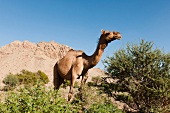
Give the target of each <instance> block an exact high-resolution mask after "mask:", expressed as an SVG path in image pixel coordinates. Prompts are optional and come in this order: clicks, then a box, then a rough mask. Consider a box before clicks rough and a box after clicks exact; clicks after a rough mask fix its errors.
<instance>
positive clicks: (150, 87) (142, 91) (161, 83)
mask: <svg viewBox="0 0 170 113" xmlns="http://www.w3.org/2000/svg"><path fill="white" fill-rule="evenodd" d="M103 63H104V65H105V69H106V72H107V73H108V75H109V76H111V77H112V78H116V79H118V81H117V82H116V83H114V85H113V83H110V84H109V86H108V88H109V89H108V90H110V89H112V90H111V91H113V90H116V91H118V92H119V91H121V92H126V94H127V95H126V96H128V97H130V98H131V99H130V100H131V102H130V101H129V99H126V100H125V99H124V101H125V102H126V103H127V104H128V105H129V106H131V107H132V108H134V109H135V108H136V109H137V110H138V111H140V112H155V111H161V112H163V111H166V110H167V109H168V106H170V54H164V53H162V52H161V51H160V50H159V49H153V43H152V42H145V41H144V40H142V41H141V43H140V44H139V45H135V44H127V48H126V50H125V49H121V50H119V51H117V52H116V53H114V55H113V56H111V57H107V58H106V59H105V60H104V61H103ZM110 86H112V87H110ZM113 86H115V87H113ZM132 103H133V104H132Z"/></svg>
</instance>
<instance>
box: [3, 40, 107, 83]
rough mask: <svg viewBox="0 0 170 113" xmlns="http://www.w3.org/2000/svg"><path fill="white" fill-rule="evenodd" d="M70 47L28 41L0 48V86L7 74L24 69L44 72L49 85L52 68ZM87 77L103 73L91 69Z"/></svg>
mask: <svg viewBox="0 0 170 113" xmlns="http://www.w3.org/2000/svg"><path fill="white" fill-rule="evenodd" d="M70 49H71V47H68V46H66V45H62V44H58V43H56V42H54V41H51V42H39V43H37V44H36V43H32V42H29V41H24V42H21V41H14V42H12V43H10V44H8V45H5V46H3V47H1V48H0V86H2V85H3V83H2V80H3V79H4V78H5V77H6V76H7V74H9V73H13V74H16V73H19V72H20V71H21V70H23V69H25V70H28V71H32V72H36V71H38V70H41V71H43V72H45V73H46V74H47V75H48V77H49V79H50V83H49V84H50V85H52V81H53V66H54V65H55V63H56V62H57V61H58V60H59V59H61V58H62V57H63V56H64V55H65V54H66V53H67V52H68V50H70ZM89 74H90V75H89V76H98V75H102V74H104V71H102V70H100V69H97V68H93V69H91V70H90V72H89Z"/></svg>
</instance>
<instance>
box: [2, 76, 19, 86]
mask: <svg viewBox="0 0 170 113" xmlns="http://www.w3.org/2000/svg"><path fill="white" fill-rule="evenodd" d="M3 83H4V84H5V85H9V86H11V87H15V86H16V85H17V84H18V78H17V76H16V75H13V74H11V73H10V74H9V75H7V76H6V77H5V78H4V80H3Z"/></svg>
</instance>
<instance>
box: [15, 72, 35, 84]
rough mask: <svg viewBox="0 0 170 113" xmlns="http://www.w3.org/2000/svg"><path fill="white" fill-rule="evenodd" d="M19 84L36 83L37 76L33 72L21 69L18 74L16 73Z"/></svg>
mask: <svg viewBox="0 0 170 113" xmlns="http://www.w3.org/2000/svg"><path fill="white" fill-rule="evenodd" d="M17 76H18V79H19V82H20V84H32V85H34V84H36V82H37V78H38V77H37V76H36V74H35V73H33V72H30V71H27V70H22V71H21V73H20V74H17Z"/></svg>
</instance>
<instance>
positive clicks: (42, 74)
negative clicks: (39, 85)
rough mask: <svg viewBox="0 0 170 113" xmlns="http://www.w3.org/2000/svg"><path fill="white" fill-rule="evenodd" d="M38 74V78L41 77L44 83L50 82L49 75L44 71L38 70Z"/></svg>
mask: <svg viewBox="0 0 170 113" xmlns="http://www.w3.org/2000/svg"><path fill="white" fill-rule="evenodd" d="M36 75H38V78H39V79H40V80H41V81H42V82H43V83H44V84H47V83H48V82H49V79H48V76H47V75H46V74H45V73H44V72H42V71H40V70H38V72H37V73H36Z"/></svg>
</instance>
